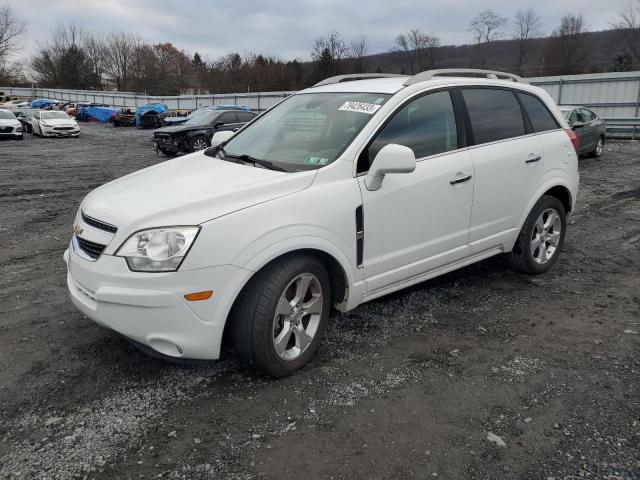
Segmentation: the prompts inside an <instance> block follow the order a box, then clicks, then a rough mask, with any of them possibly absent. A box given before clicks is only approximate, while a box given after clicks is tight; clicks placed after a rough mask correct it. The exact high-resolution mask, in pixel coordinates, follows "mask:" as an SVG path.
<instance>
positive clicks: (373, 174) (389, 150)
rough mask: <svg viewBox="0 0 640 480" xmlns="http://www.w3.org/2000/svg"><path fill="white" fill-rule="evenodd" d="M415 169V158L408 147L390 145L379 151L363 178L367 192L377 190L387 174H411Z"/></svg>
mask: <svg viewBox="0 0 640 480" xmlns="http://www.w3.org/2000/svg"><path fill="white" fill-rule="evenodd" d="M415 169H416V156H415V154H414V153H413V150H411V149H410V148H409V147H405V146H404V145H398V144H395V143H390V144H389V145H385V146H384V147H382V148H381V149H380V151H379V152H378V154H377V155H376V158H374V159H373V164H372V165H371V168H370V169H369V173H367V176H366V177H365V178H364V184H365V185H366V187H367V190H378V189H379V188H380V187H381V186H382V180H384V176H385V175H387V174H389V173H411V172H413V171H414V170H415Z"/></svg>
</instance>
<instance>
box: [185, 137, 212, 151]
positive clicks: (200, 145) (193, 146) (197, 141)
mask: <svg viewBox="0 0 640 480" xmlns="http://www.w3.org/2000/svg"><path fill="white" fill-rule="evenodd" d="M209 146H210V143H209V140H207V137H205V136H204V135H198V136H197V137H193V138H192V139H191V140H189V152H198V151H200V150H204V149H205V148H209Z"/></svg>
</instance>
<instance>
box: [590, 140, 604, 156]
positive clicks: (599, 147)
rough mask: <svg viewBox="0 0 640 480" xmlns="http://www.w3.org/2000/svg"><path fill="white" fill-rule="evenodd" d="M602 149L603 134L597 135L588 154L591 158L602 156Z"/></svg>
mask: <svg viewBox="0 0 640 480" xmlns="http://www.w3.org/2000/svg"><path fill="white" fill-rule="evenodd" d="M603 151H604V136H603V135H600V136H599V137H598V141H597V142H596V146H595V147H593V150H592V151H591V152H589V156H590V157H593V158H600V157H601V156H602V152H603Z"/></svg>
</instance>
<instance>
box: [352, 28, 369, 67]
mask: <svg viewBox="0 0 640 480" xmlns="http://www.w3.org/2000/svg"><path fill="white" fill-rule="evenodd" d="M367 53H369V44H368V42H367V37H365V36H364V35H359V36H357V37H356V38H354V39H352V40H351V42H350V43H349V56H350V57H351V58H352V59H353V69H354V71H355V73H362V72H364V57H366V55H367Z"/></svg>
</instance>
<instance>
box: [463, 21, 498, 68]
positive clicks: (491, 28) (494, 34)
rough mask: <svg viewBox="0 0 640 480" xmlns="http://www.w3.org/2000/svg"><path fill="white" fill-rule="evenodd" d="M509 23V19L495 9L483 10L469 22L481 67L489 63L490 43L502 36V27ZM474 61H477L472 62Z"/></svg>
mask: <svg viewBox="0 0 640 480" xmlns="http://www.w3.org/2000/svg"><path fill="white" fill-rule="evenodd" d="M506 24H507V19H506V18H505V17H503V16H502V15H499V14H498V13H496V12H494V11H493V10H491V9H489V10H483V11H482V12H480V13H479V14H478V16H477V17H476V18H474V19H473V20H471V22H470V23H469V31H470V32H471V33H472V34H473V37H474V40H475V42H476V49H475V50H476V53H477V55H476V59H475V60H477V62H478V63H479V66H480V68H485V67H486V65H487V56H488V54H489V45H490V44H491V42H493V41H495V40H497V39H499V38H500V37H501V36H502V28H503V27H504V26H505V25H506ZM472 63H475V61H474V62H472Z"/></svg>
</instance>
